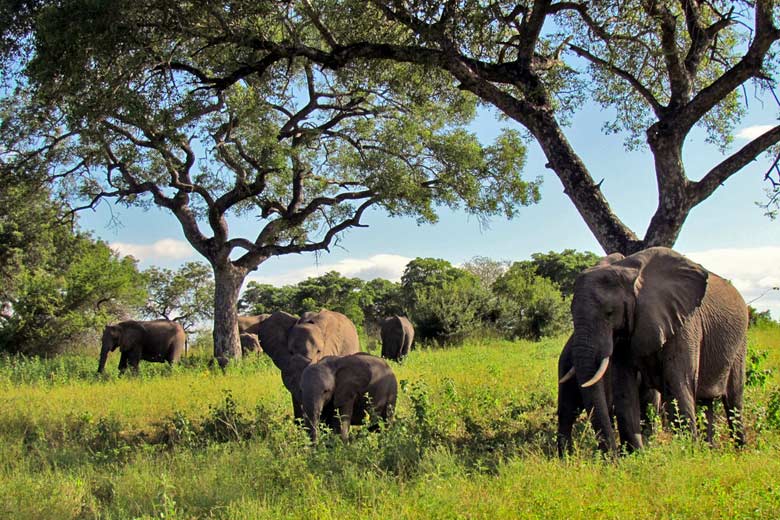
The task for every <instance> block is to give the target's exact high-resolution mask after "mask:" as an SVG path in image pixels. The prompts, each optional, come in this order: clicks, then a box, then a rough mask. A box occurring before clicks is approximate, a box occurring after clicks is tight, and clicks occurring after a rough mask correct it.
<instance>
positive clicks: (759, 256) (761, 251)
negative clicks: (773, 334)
mask: <svg viewBox="0 0 780 520" xmlns="http://www.w3.org/2000/svg"><path fill="white" fill-rule="evenodd" d="M686 256H688V258H690V259H692V260H693V261H695V262H698V263H700V264H701V265H703V266H704V267H705V268H707V269H709V270H710V271H712V272H713V273H716V274H718V275H720V276H722V277H723V278H727V279H729V280H731V283H733V284H734V287H736V288H737V289H738V290H739V292H740V293H741V294H742V297H743V298H744V299H745V301H746V302H748V303H750V305H752V306H753V307H755V308H756V309H758V310H762V311H763V310H767V309H768V310H769V311H771V313H772V317H773V318H775V319H778V318H780V290H774V289H773V288H774V287H780V247H754V248H746V249H710V250H707V251H695V252H690V253H686ZM754 299H755V301H753V302H752V303H751V301H752V300H754Z"/></svg>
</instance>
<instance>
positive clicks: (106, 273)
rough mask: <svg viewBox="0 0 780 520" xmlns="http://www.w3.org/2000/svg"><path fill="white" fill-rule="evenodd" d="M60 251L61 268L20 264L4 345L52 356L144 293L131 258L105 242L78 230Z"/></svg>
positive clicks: (1, 331)
mask: <svg viewBox="0 0 780 520" xmlns="http://www.w3.org/2000/svg"><path fill="white" fill-rule="evenodd" d="M72 241H73V242H72V244H71V246H72V247H70V248H69V249H68V250H65V251H59V252H58V255H57V256H58V257H59V261H61V262H62V263H64V267H63V268H62V269H56V268H55V267H56V266H55V265H53V264H49V265H44V266H37V267H35V268H32V269H27V268H22V269H21V271H20V272H19V273H18V275H17V289H16V292H15V295H14V300H13V304H12V313H11V314H10V315H9V316H7V317H6V318H5V319H3V320H2V321H0V350H1V351H5V352H10V353H24V354H34V355H51V354H56V353H60V352H63V351H64V350H66V349H67V348H68V347H69V346H72V345H73V344H74V343H75V342H76V340H78V339H79V338H80V337H81V336H82V335H83V334H84V333H85V332H88V331H94V330H95V329H97V328H99V327H101V326H103V325H105V324H106V323H108V322H109V321H111V320H113V319H116V318H117V317H119V316H122V315H126V313H127V311H128V309H129V308H130V307H133V306H140V305H141V304H142V302H143V300H144V298H145V296H146V294H145V289H144V280H143V277H142V275H141V274H140V273H139V272H138V269H137V267H136V264H135V260H134V259H133V258H132V257H123V258H120V257H119V255H118V254H117V253H115V252H114V251H112V250H111V249H110V248H109V247H108V245H106V244H105V243H104V242H100V241H97V242H96V241H94V240H92V239H91V238H89V237H88V236H86V235H75V236H73V237H72Z"/></svg>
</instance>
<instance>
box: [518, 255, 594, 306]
mask: <svg viewBox="0 0 780 520" xmlns="http://www.w3.org/2000/svg"><path fill="white" fill-rule="evenodd" d="M600 259H601V257H600V256H599V255H597V254H595V253H591V252H589V251H585V252H578V251H576V250H574V249H564V250H563V251H561V252H560V253H556V252H554V251H550V252H548V253H534V254H532V255H531V260H525V261H522V262H517V264H519V265H520V266H522V268H524V269H525V268H530V269H533V270H534V272H536V274H538V275H539V276H543V277H544V278H547V279H548V280H550V281H552V282H554V283H555V284H556V285H557V286H558V288H559V289H560V290H561V292H562V293H563V294H564V295H565V296H571V295H572V294H573V293H574V281H575V280H576V279H577V275H579V274H580V273H581V272H582V271H583V270H585V269H587V268H588V267H593V266H594V265H596V264H597V263H598V261H599V260H600Z"/></svg>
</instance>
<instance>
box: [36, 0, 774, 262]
mask: <svg viewBox="0 0 780 520" xmlns="http://www.w3.org/2000/svg"><path fill="white" fill-rule="evenodd" d="M240 4H241V3H239V5H240ZM259 5H262V6H263V8H264V9H266V11H265V12H264V13H263V16H261V17H260V19H262V20H269V19H271V15H277V16H278V14H277V13H275V12H273V11H272V9H271V8H270V7H268V4H266V3H265V2H261V3H259ZM284 5H285V8H286V9H289V11H287V13H289V18H288V19H287V22H288V23H289V24H292V25H295V23H296V22H298V21H302V22H303V23H304V24H305V25H306V27H308V28H309V29H310V30H311V31H312V32H313V31H315V30H316V32H317V36H316V37H315V36H314V35H311V34H307V36H308V38H305V37H303V35H302V34H300V33H294V34H285V33H284V31H281V30H277V31H274V30H270V29H269V27H268V25H267V23H266V24H265V25H264V24H262V23H260V24H258V26H257V27H246V25H243V26H242V25H241V24H239V23H233V24H231V23H229V22H226V23H223V24H222V25H221V26H217V29H215V30H214V33H215V34H213V35H212V39H211V40H206V41H205V42H204V48H206V49H209V47H208V46H207V43H208V41H217V42H220V44H221V46H220V50H222V51H224V53H223V54H230V55H231V56H250V57H251V58H252V59H244V60H242V61H240V63H236V64H234V66H232V67H225V68H224V69H214V70H213V72H212V73H211V75H206V76H205V77H206V78H208V79H209V80H210V81H211V82H213V83H216V84H219V83H227V82H230V81H232V80H233V78H235V77H237V76H241V77H246V76H248V75H249V74H258V73H264V72H265V71H266V70H267V69H268V59H263V57H266V58H267V57H268V56H269V55H273V54H275V53H276V54H282V55H285V56H289V55H290V54H291V53H292V54H295V55H299V56H300V55H303V56H306V57H307V58H308V59H309V60H312V61H314V62H316V63H318V64H320V65H321V66H323V67H327V68H328V69H329V70H335V71H350V72H352V71H354V70H356V69H362V70H360V73H361V74H363V75H364V76H366V77H370V76H372V75H374V74H376V73H377V70H378V69H380V68H381V69H384V70H386V71H389V72H390V73H391V74H394V75H395V76H396V77H397V78H398V80H399V81H400V82H404V83H405V84H406V85H407V88H412V87H413V85H414V81H413V79H412V78H410V76H408V75H406V74H399V73H398V69H396V68H395V67H394V64H403V65H404V66H406V65H407V64H413V65H416V66H417V67H418V68H417V69H416V70H417V72H418V73H419V74H420V75H422V76H424V78H425V80H426V81H429V82H431V83H433V82H436V84H437V89H438V88H443V87H444V85H443V84H442V83H440V82H439V81H440V77H439V75H438V72H439V71H442V72H445V73H446V74H448V75H449V77H450V78H451V82H452V84H454V85H456V86H457V87H458V88H459V89H461V90H462V91H466V92H471V93H473V94H474V95H475V96H477V97H479V99H480V100H481V101H482V102H483V103H485V104H487V105H490V106H493V107H495V108H497V109H498V110H499V111H501V113H502V114H503V115H505V116H506V117H507V118H508V119H510V120H512V121H514V122H516V123H517V124H519V125H520V126H521V127H522V128H524V129H525V130H527V131H528V133H529V134H530V136H532V137H533V139H535V140H536V141H537V142H538V144H539V145H540V147H541V149H542V151H543V153H544V154H545V156H546V159H547V167H548V168H549V169H550V170H552V171H553V172H554V173H555V175H556V176H557V177H558V179H559V181H560V182H561V184H562V185H563V188H564V192H565V193H566V195H567V196H568V197H569V198H570V199H571V202H572V204H573V205H574V206H575V208H576V209H577V211H578V212H579V213H580V215H581V216H582V218H583V219H584V221H585V223H586V224H587V226H588V228H589V229H590V230H591V232H592V233H593V234H594V236H595V237H596V239H597V240H598V242H599V244H600V245H601V246H602V248H603V249H604V250H605V251H606V252H608V253H612V252H621V253H623V254H630V253H633V252H636V251H637V250H640V249H643V248H645V247H649V246H656V245H661V246H672V245H673V244H674V243H675V241H676V239H677V237H678V235H679V233H680V230H681V228H682V226H683V224H684V222H685V221H686V218H687V217H688V215H689V214H690V212H691V211H692V209H693V208H695V207H696V206H697V205H698V204H700V203H701V202H703V201H704V200H706V199H707V198H708V197H710V196H711V195H712V194H713V193H714V192H715V190H717V189H718V188H719V187H721V186H723V185H724V184H728V183H727V182H726V181H727V180H728V179H729V178H731V177H732V176H733V175H735V174H737V173H738V172H740V171H741V170H742V168H744V167H745V166H746V165H747V164H749V163H750V162H752V161H753V160H755V159H756V158H758V157H759V156H760V155H761V154H763V153H764V152H768V151H769V152H770V153H771V150H772V147H773V146H774V145H776V144H777V143H778V142H780V125H774V126H773V127H772V128H770V129H768V130H766V131H765V132H764V133H763V134H762V135H760V136H759V137H757V138H755V139H753V140H752V141H751V142H750V143H748V144H746V145H744V146H742V147H741V148H739V149H737V150H733V149H731V148H730V146H731V144H732V142H733V134H734V128H735V127H736V125H737V123H738V122H739V121H740V120H741V118H742V116H743V115H744V113H745V110H744V107H745V106H746V104H747V102H748V99H747V98H748V96H752V95H753V93H754V92H756V91H758V92H763V93H767V96H769V95H771V94H769V91H770V90H771V89H772V88H774V84H775V75H776V73H777V68H778V63H780V60H778V52H777V50H778V47H777V45H778V44H777V42H778V40H779V39H780V29H779V28H778V25H779V24H778V8H777V2H776V1H775V0H757V1H746V0H736V1H716V2H695V1H687V0H680V1H672V0H663V1H645V0H642V1H640V0H615V1H610V2H604V1H601V2H564V1H559V2H552V1H550V0H523V1H519V2H494V1H490V2H486V1H471V2H452V1H449V2H438V1H433V0H409V1H404V2H399V1H397V0H372V1H370V2H364V1H356V0H323V1H320V2H317V3H316V7H315V6H313V4H312V3H311V2H309V1H306V0H302V1H299V2H289V3H284ZM204 11H205V10H204ZM230 12H241V14H242V15H243V16H244V17H245V19H247V20H249V19H251V20H256V19H257V18H251V17H249V16H247V15H249V14H256V13H257V14H259V13H258V12H257V11H254V12H252V11H250V10H247V9H245V10H244V11H241V10H240V9H238V5H236V6H232V8H231V11H230ZM68 15H69V16H71V17H72V16H73V13H68ZM116 18H117V20H111V21H112V22H116V23H112V24H105V25H108V26H110V27H111V28H112V32H111V34H123V33H124V32H125V29H126V28H127V25H128V24H127V22H124V23H123V21H122V15H120V13H119V12H117V13H116ZM172 18H173V17H172ZM174 19H175V20H176V21H177V23H179V24H184V26H183V27H182V28H181V29H180V31H181V32H183V33H185V34H190V33H191V32H193V31H197V26H195V27H193V26H194V25H195V24H194V20H197V21H198V22H200V23H201V24H202V26H203V27H206V28H211V27H213V26H214V25H215V24H211V25H209V24H208V23H207V21H206V20H201V19H198V17H197V16H194V17H193V16H192V15H191V14H190V13H180V15H179V16H177V17H175V18H174ZM183 20H184V21H186V22H184V21H183ZM230 22H233V20H230ZM236 26H238V27H236ZM54 29H57V27H51V26H50V27H49V33H50V34H59V32H57V31H55V30H54ZM188 31H189V32H188ZM133 34H135V32H133ZM155 34H157V33H155ZM83 39H84V40H90V38H89V37H88V36H84V37H83ZM57 43H60V42H57ZM91 43H93V42H91ZM184 43H185V44H186V42H184ZM93 44H94V43H93ZM180 45H181V42H180ZM62 47H65V48H67V47H66V46H63V45H58V46H57V50H58V51H59V50H60V49H61V48H62ZM114 48H116V46H114V47H112V49H114ZM228 49H229V50H230V52H228ZM259 51H265V52H266V54H263V55H261V56H257V53H258V52H259ZM253 53H254V54H253ZM161 62H162V63H169V61H164V60H161ZM66 63H68V64H72V65H70V66H71V67H72V68H73V69H75V70H77V71H78V73H79V74H80V75H83V67H82V65H81V63H80V62H78V61H75V60H68V61H67V62H66ZM404 70H406V69H404ZM51 76H52V77H57V78H59V77H61V76H59V75H54V74H51ZM588 100H590V101H592V102H595V103H596V104H598V105H600V106H601V107H602V108H603V109H605V110H604V113H607V114H611V116H610V117H611V119H610V120H609V121H607V123H606V124H605V125H604V130H605V132H606V133H608V134H618V135H619V136H620V137H619V138H620V139H622V140H623V144H624V145H625V146H627V147H628V148H635V147H639V146H642V147H644V148H646V149H648V150H649V151H650V152H651V154H652V168H654V176H655V180H656V181H657V190H658V191H657V193H654V194H648V195H649V196H651V197H652V200H653V201H657V206H656V209H655V212H654V213H653V215H652V216H651V218H649V225H648V227H647V229H646V231H645V233H644V235H643V236H639V235H637V233H635V232H634V231H633V230H632V229H630V228H629V227H628V226H627V225H626V223H625V222H623V221H622V220H621V219H620V217H619V216H618V215H617V214H616V213H615V212H614V211H613V208H612V207H611V205H610V204H609V201H608V200H607V198H606V196H605V194H604V192H603V191H602V190H601V181H599V180H598V178H595V179H594V174H593V172H592V171H591V170H590V169H589V168H588V166H587V165H586V164H585V162H584V161H583V159H582V158H581V155H582V154H578V153H577V151H576V149H575V147H574V145H573V144H572V143H571V142H570V141H569V139H568V138H567V131H566V126H567V125H568V124H569V123H570V122H571V121H572V118H573V116H574V114H576V113H577V111H578V110H580V109H582V108H583V107H585V106H588V105H589V103H588V102H587V101H588ZM694 129H698V130H701V131H702V132H703V133H704V134H705V135H706V140H707V141H709V142H711V143H713V144H714V145H716V146H718V147H719V148H720V149H721V150H723V151H724V153H725V157H712V158H710V161H709V163H708V164H707V166H705V167H703V168H701V169H699V167H697V168H696V169H695V171H692V172H689V171H688V170H687V168H686V161H685V160H684V157H683V149H684V146H685V144H686V142H687V141H688V140H689V139H690V136H691V134H692V132H693V131H694ZM406 135H407V136H410V137H414V138H416V137H417V136H415V135H414V133H413V132H409V133H407V134H406ZM507 139H512V140H513V139H514V137H510V136H507ZM447 148H449V147H447V146H445V149H447ZM511 148H512V147H506V146H504V147H502V149H503V150H505V151H506V150H510V149H511ZM614 148H615V151H614V152H613V153H617V151H616V150H617V148H619V144H618V143H616V146H615V147H614ZM447 155H448V157H456V156H457V154H450V153H447ZM501 155H502V154H501V153H498V154H494V157H495V158H500V157H501ZM634 173H635V172H626V174H634ZM689 173H690V176H689ZM775 178H776V176H775ZM464 180H465V179H464Z"/></svg>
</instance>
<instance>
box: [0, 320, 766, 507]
mask: <svg viewBox="0 0 780 520" xmlns="http://www.w3.org/2000/svg"><path fill="white" fill-rule="evenodd" d="M563 341H564V338H556V339H550V340H545V341H542V342H538V343H530V342H502V341H494V340H485V341H471V342H470V343H468V344H467V345H465V346H463V347H461V348H453V349H446V350H441V349H439V350H425V349H423V350H419V351H414V352H413V353H412V355H411V356H410V357H409V358H408V359H407V361H405V362H404V363H403V364H401V365H396V364H394V365H393V367H394V370H395V372H396V374H397V376H398V379H399V381H400V383H401V392H400V395H399V402H398V411H397V417H396V420H395V421H393V422H392V423H391V424H390V425H387V426H386V427H385V428H384V429H383V431H381V432H379V433H376V434H370V433H368V432H366V431H363V430H362V429H360V428H356V429H353V432H352V439H351V441H350V443H349V444H348V445H343V444H342V443H341V442H340V441H339V440H338V439H336V438H334V437H333V436H330V435H325V437H324V439H323V441H322V442H321V443H320V445H318V446H316V447H313V446H310V445H309V443H308V440H307V438H306V436H305V434H304V433H303V431H302V430H301V429H300V428H299V427H297V426H296V425H294V424H293V422H292V419H291V406H290V404H289V396H288V394H287V392H286V391H285V390H284V388H283V386H282V383H281V378H280V377H279V374H278V371H277V369H276V368H275V367H274V366H273V365H272V364H271V363H269V362H268V360H267V359H266V358H264V357H260V358H255V359H252V360H248V361H245V362H243V363H241V364H240V365H232V366H230V367H228V369H227V371H226V372H225V373H223V372H222V371H220V370H219V369H215V368H212V367H209V365H208V356H205V355H201V356H198V355H195V356H192V357H191V358H189V359H188V360H187V361H186V362H185V363H183V364H182V365H181V366H178V367H173V368H169V367H167V366H164V365H155V364H149V363H146V364H144V363H142V365H141V374H140V375H138V376H124V377H121V378H120V377H117V374H116V373H115V365H112V366H111V369H110V370H109V373H108V375H106V376H97V375H96V374H95V373H94V372H95V370H96V366H97V360H96V359H95V358H90V357H85V356H73V357H63V358H58V359H54V360H34V359H28V360H19V359H0V388H2V391H3V393H4V399H2V400H0V438H1V439H2V442H0V518H58V519H59V518H117V519H120V518H121V519H125V518H158V519H159V518H247V519H248V518H303V517H306V518H491V519H493V518H585V517H588V518H593V517H595V518H729V519H730V518H778V517H780V479H778V478H777V475H780V457H778V446H780V387H779V386H778V383H779V382H780V379H779V376H778V370H777V369H778V367H780V355H778V351H779V348H778V347H780V331H779V330H778V329H777V328H774V327H765V328H762V329H759V330H752V331H751V335H750V348H751V351H765V352H767V355H766V357H765V358H762V357H761V356H759V358H756V359H757V361H756V362H757V363H758V364H759V365H760V366H759V367H758V368H760V369H761V370H766V369H769V370H772V372H770V373H768V374H767V376H766V378H764V380H763V381H762V383H761V384H759V385H757V386H753V387H750V388H749V389H748V391H747V398H746V401H747V406H746V410H745V414H744V415H745V416H744V418H743V421H744V422H745V425H746V428H747V432H748V446H747V448H745V449H743V450H736V449H734V448H733V447H732V446H731V443H730V442H729V439H728V436H727V432H726V430H727V428H726V426H725V423H724V422H723V421H721V422H720V423H719V425H718V437H717V443H716V446H715V447H714V448H710V447H708V446H705V445H702V443H700V442H699V441H696V440H693V439H690V438H689V437H688V436H686V435H677V436H672V435H670V434H669V433H668V432H662V433H659V434H658V435H657V436H656V437H654V438H653V439H652V440H651V443H650V446H649V447H648V449H647V450H644V451H643V452H641V453H639V454H635V455H632V456H628V457H623V458H621V459H619V460H617V461H607V460H603V458H602V457H601V456H600V455H599V454H598V453H597V451H596V449H595V442H594V440H593V436H592V434H591V432H590V430H589V426H588V424H587V421H585V420H584V419H583V420H582V421H581V422H580V423H579V424H578V427H577V430H576V445H577V446H576V451H575V455H574V456H572V457H569V458H567V459H566V460H559V459H558V458H557V457H556V456H555V427H556V425H555V399H556V363H557V356H558V353H559V352H560V349H561V348H562V345H563ZM113 362H116V360H113ZM110 363H111V361H110Z"/></svg>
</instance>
